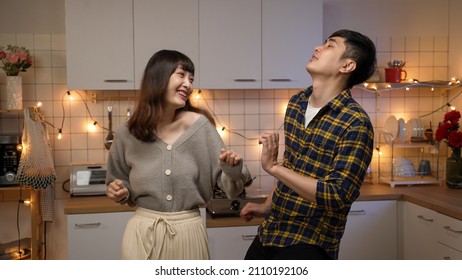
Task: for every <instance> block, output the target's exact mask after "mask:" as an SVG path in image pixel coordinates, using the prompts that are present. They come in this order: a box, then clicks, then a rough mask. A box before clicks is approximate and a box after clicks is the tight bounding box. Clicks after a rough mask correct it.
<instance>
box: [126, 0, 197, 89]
mask: <svg viewBox="0 0 462 280" xmlns="http://www.w3.org/2000/svg"><path fill="white" fill-rule="evenodd" d="M134 4H135V5H134V15H135V16H134V24H135V28H134V31H135V86H136V87H137V88H139V85H140V83H141V79H142V77H143V72H144V68H145V66H146V64H147V62H148V61H149V59H150V58H151V56H152V55H153V54H154V53H155V52H157V51H159V50H162V49H170V50H177V51H180V52H182V53H184V54H185V55H187V56H188V57H189V58H190V59H191V60H192V61H193V62H194V65H195V66H196V67H195V68H196V69H195V79H194V85H195V86H196V84H198V83H199V78H200V74H199V69H198V66H199V37H198V34H199V20H198V16H197V15H198V12H199V11H198V9H199V3H198V0H168V1H165V0H155V1H153V0H134Z"/></svg>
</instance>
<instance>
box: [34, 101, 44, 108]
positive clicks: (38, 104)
mask: <svg viewBox="0 0 462 280" xmlns="http://www.w3.org/2000/svg"><path fill="white" fill-rule="evenodd" d="M42 105H43V104H42V102H40V101H39V102H37V105H35V106H36V107H37V108H39V107H42Z"/></svg>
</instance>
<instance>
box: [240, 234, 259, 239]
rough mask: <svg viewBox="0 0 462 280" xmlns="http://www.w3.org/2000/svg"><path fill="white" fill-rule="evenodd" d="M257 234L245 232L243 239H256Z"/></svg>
mask: <svg viewBox="0 0 462 280" xmlns="http://www.w3.org/2000/svg"><path fill="white" fill-rule="evenodd" d="M255 236H256V235H255V234H243V235H242V240H254V239H255Z"/></svg>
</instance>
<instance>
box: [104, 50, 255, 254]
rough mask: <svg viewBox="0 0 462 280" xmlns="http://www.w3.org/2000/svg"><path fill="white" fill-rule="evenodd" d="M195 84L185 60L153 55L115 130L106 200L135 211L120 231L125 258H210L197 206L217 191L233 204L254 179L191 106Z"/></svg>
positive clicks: (176, 55) (171, 54)
mask: <svg viewBox="0 0 462 280" xmlns="http://www.w3.org/2000/svg"><path fill="white" fill-rule="evenodd" d="M193 82H194V64H193V63H192V61H191V60H190V59H189V58H188V57H187V56H185V55H184V54H182V53H180V52H178V51H174V50H161V51H159V52H157V53H155V54H154V55H153V56H152V57H151V59H150V60H149V62H148V63H147V65H146V69H145V71H144V76H143V79H142V83H141V91H140V94H139V98H138V101H137V105H136V107H135V111H134V112H133V115H132V116H131V117H130V119H129V120H128V123H127V125H122V126H120V127H119V129H118V130H117V131H116V134H115V137H114V141H113V144H112V146H111V149H110V151H109V158H108V162H107V177H106V184H107V185H108V191H107V196H108V197H109V198H110V199H112V200H114V201H115V202H118V203H122V204H125V203H126V204H128V205H130V206H135V205H136V206H138V208H137V209H136V211H135V215H134V216H133V217H132V218H131V219H130V220H129V221H128V223H127V226H126V229H125V234H124V238H123V241H122V258H123V259H209V258H210V255H209V249H208V241H207V234H206V231H205V225H204V223H203V219H202V218H201V216H200V211H199V207H200V206H202V205H205V204H206V203H207V202H208V201H209V200H210V199H211V198H212V193H213V189H214V187H215V186H218V187H219V188H220V189H222V190H223V191H224V192H225V193H226V195H227V196H228V197H229V198H234V197H236V196H237V195H238V194H240V193H241V192H242V190H243V188H244V182H247V181H249V180H250V179H251V177H250V173H249V171H248V170H247V167H246V166H245V165H244V164H243V160H242V157H241V155H239V154H237V153H235V152H234V151H230V150H226V149H225V146H224V143H223V140H222V139H221V138H220V135H219V134H218V132H217V130H216V128H215V123H214V120H213V118H212V117H211V115H210V113H209V112H208V111H204V110H202V109H199V108H196V107H194V106H193V105H192V104H191V103H190V101H189V97H190V95H191V93H192V91H193ZM146 248H147V250H146Z"/></svg>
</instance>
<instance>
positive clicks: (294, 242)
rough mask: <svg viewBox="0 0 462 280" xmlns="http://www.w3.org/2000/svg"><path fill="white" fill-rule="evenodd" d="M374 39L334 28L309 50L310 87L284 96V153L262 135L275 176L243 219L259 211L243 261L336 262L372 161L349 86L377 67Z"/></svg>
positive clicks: (367, 133) (267, 166) (368, 132)
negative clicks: (280, 156) (262, 197)
mask: <svg viewBox="0 0 462 280" xmlns="http://www.w3.org/2000/svg"><path fill="white" fill-rule="evenodd" d="M375 67H376V52H375V46H374V44H373V43H372V41H371V40H370V39H369V38H368V37H366V36H364V35H362V34H360V33H358V32H355V31H351V30H339V31H337V32H334V33H333V34H332V35H331V36H330V37H329V38H328V39H327V40H326V41H325V43H324V45H321V46H318V47H316V48H315V50H314V53H313V55H312V56H311V59H310V61H309V62H308V64H307V66H306V69H307V71H308V73H309V74H310V75H311V77H312V80H313V85H312V86H311V87H308V88H307V89H305V90H302V91H301V92H299V93H297V94H295V95H294V96H292V97H291V99H290V100H289V104H288V107H287V111H286V115H285V120H284V136H285V152H284V156H283V162H282V164H278V162H277V157H278V147H279V135H278V134H277V133H275V132H265V133H264V134H263V135H262V136H261V137H260V142H261V143H262V144H263V148H262V155H261V165H262V168H263V169H264V170H265V171H266V172H267V173H269V174H270V175H272V176H274V177H275V178H276V179H277V185H276V186H275V187H274V189H273V191H272V193H271V195H270V196H269V197H268V199H267V200H266V202H265V203H264V204H255V203H248V204H246V206H245V207H244V208H243V209H242V211H241V216H242V217H244V218H245V219H247V220H251V219H252V218H253V217H255V216H265V219H264V221H263V222H262V224H261V225H260V227H259V229H258V234H257V237H256V238H255V240H254V241H253V243H252V244H251V245H250V247H249V249H248V251H247V254H246V257H245V258H246V259H337V258H338V251H339V245H340V239H341V238H342V235H343V232H344V230H345V225H346V221H347V215H348V212H349V211H350V207H351V204H352V203H353V202H354V201H355V200H356V199H357V198H358V196H359V193H360V187H361V184H362V182H363V179H364V176H365V174H366V170H367V168H368V166H369V164H370V162H371V158H372V151H373V143H374V132H373V127H372V124H371V121H370V119H369V117H368V115H367V113H366V112H365V111H364V109H363V108H362V107H361V106H360V105H359V104H358V103H357V102H356V101H355V100H354V99H353V98H352V96H351V93H350V89H351V88H352V87H353V86H354V85H356V84H359V83H362V82H364V81H365V80H367V79H368V78H369V77H370V76H371V75H372V74H373V73H374V71H375Z"/></svg>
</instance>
